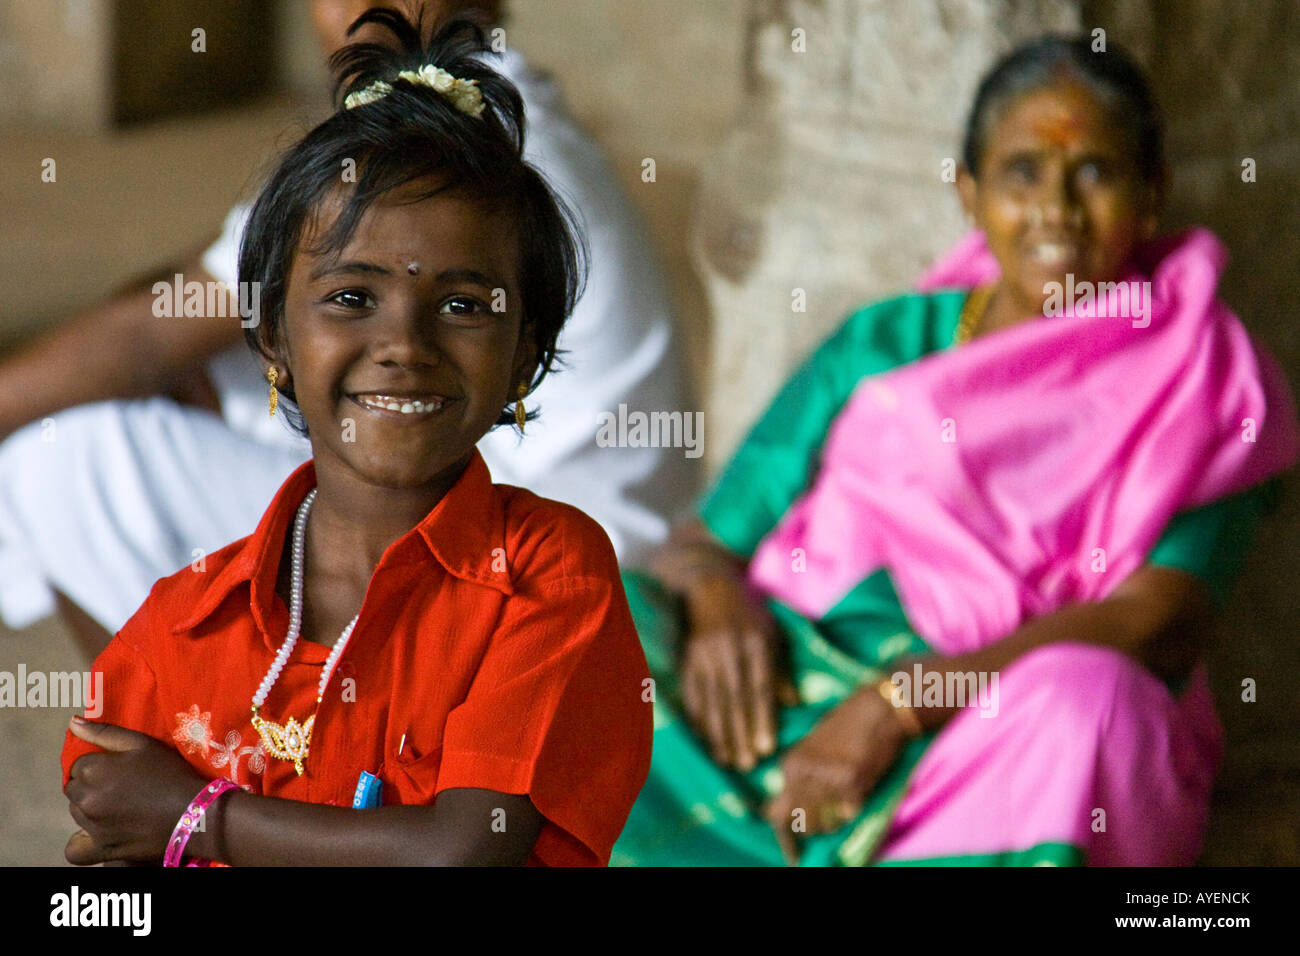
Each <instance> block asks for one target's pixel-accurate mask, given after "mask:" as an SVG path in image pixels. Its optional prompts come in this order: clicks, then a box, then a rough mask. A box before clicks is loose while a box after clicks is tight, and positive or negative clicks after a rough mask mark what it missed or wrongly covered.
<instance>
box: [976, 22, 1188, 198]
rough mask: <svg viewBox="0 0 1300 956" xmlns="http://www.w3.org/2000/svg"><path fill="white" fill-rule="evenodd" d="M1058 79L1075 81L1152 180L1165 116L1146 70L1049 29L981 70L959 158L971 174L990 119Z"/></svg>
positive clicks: (1115, 51) (1157, 171) (1120, 52)
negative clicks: (1123, 136) (1122, 133)
mask: <svg viewBox="0 0 1300 956" xmlns="http://www.w3.org/2000/svg"><path fill="white" fill-rule="evenodd" d="M1062 79H1071V80H1077V81H1079V82H1080V83H1082V84H1083V85H1084V86H1085V87H1087V88H1088V89H1089V90H1090V91H1092V93H1093V94H1094V95H1095V96H1096V97H1097V99H1098V100H1099V101H1100V102H1101V104H1102V106H1103V107H1104V108H1105V109H1106V111H1107V113H1108V114H1109V115H1110V117H1111V119H1112V121H1113V122H1115V123H1116V124H1118V125H1119V126H1120V127H1122V128H1124V129H1125V130H1126V131H1127V133H1128V134H1129V136H1130V137H1131V140H1132V143H1133V146H1134V149H1135V150H1136V155H1135V156H1134V159H1135V160H1136V162H1137V168H1138V172H1139V173H1140V174H1141V176H1142V178H1143V179H1144V180H1145V181H1147V182H1154V181H1155V180H1156V179H1158V178H1160V176H1161V175H1162V170H1163V168H1164V120H1163V119H1162V118H1161V115H1160V107H1159V106H1158V105H1157V104H1156V100H1155V96H1154V95H1153V94H1152V92H1151V86H1150V84H1149V83H1148V82H1147V78H1146V74H1145V73H1144V72H1143V70H1142V67H1141V66H1139V65H1138V63H1137V61H1136V60H1134V59H1133V58H1132V57H1131V56H1130V55H1129V54H1128V53H1127V52H1126V51H1125V50H1124V49H1123V48H1122V47H1119V46H1117V45H1115V44H1114V43H1108V44H1107V47H1106V49H1105V51H1104V52H1094V51H1093V49H1092V38H1091V37H1088V36H1082V37H1068V36H1061V35H1057V34H1049V35H1047V36H1044V37H1041V38H1039V39H1037V40H1033V41H1031V42H1029V43H1026V44H1024V45H1022V46H1019V47H1017V48H1016V49H1014V50H1012V51H1011V52H1010V53H1008V54H1007V55H1006V56H1004V57H1003V58H1002V59H1001V60H999V61H998V62H997V63H996V64H994V66H993V68H992V69H991V70H989V72H988V73H987V74H985V76H984V79H983V80H982V81H980V85H979V89H978V91H976V93H975V102H974V104H973V105H972V106H971V111H970V116H969V117H968V118H967V120H966V141H965V144H964V146H963V152H962V159H963V161H964V162H965V164H966V168H967V169H969V170H970V172H971V175H972V176H974V177H976V178H977V179H978V178H979V166H980V162H981V160H982V159H983V157H984V150H985V148H986V147H987V145H988V142H987V140H988V136H989V132H990V130H991V129H992V127H993V124H994V122H995V121H996V120H997V118H998V117H999V116H1000V115H1001V114H1002V112H1003V111H1004V110H1005V109H1006V108H1007V107H1008V106H1010V105H1011V103H1012V102H1013V101H1014V100H1016V99H1018V98H1019V97H1021V96H1023V95H1024V94H1026V93H1031V92H1033V91H1034V90H1038V89H1041V88H1042V87H1045V86H1049V85H1051V84H1053V83H1056V82H1059V81H1060V80H1062Z"/></svg>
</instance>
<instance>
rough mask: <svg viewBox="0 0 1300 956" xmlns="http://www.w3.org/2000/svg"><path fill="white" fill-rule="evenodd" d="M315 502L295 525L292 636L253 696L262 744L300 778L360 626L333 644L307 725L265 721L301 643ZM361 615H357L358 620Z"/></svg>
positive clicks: (306, 503) (301, 509)
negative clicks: (328, 689)
mask: <svg viewBox="0 0 1300 956" xmlns="http://www.w3.org/2000/svg"><path fill="white" fill-rule="evenodd" d="M315 500H316V489H315V488H313V489H312V490H311V492H310V493H309V494H308V495H307V497H306V498H304V499H303V502H302V504H301V505H299V506H298V517H297V518H296V519H295V520H294V523H293V561H292V565H291V567H292V571H293V574H292V577H291V580H290V585H289V633H288V634H286V635H285V638H284V643H283V644H281V645H280V650H279V652H278V653H276V655H275V660H274V661H272V662H271V669H270V670H268V671H267V672H266V676H265V677H263V678H262V683H261V685H260V686H259V687H258V688H257V693H256V694H254V695H253V727H254V729H256V730H257V733H258V735H259V736H260V737H261V738H262V743H264V744H265V745H266V749H267V750H268V751H270V752H271V754H272V755H273V756H276V757H278V758H280V759H281V760H292V761H293V769H294V770H296V771H298V776H300V777H301V776H302V773H303V771H302V762H303V761H304V760H306V759H307V750H308V748H310V747H311V729H312V727H313V726H315V724H316V714H317V712H318V711H319V710H320V702H321V700H322V699H323V698H324V697H325V686H326V685H327V684H328V683H329V682H330V675H332V674H333V673H334V666H335V665H336V664H338V662H339V658H340V657H342V656H343V649H344V648H345V647H347V646H348V638H350V637H351V636H352V629H353V628H354V627H356V626H357V618H356V617H354V618H353V619H352V620H351V622H350V623H349V624H348V626H347V627H345V628H344V629H343V633H342V634H340V635H339V638H338V640H337V641H335V642H334V648H333V650H331V651H330V656H329V657H328V658H326V660H325V666H324V667H323V668H322V669H321V675H320V685H319V686H318V687H317V688H316V709H315V710H313V711H312V714H311V716H310V717H308V718H307V721H306V723H302V724H299V723H298V721H296V720H294V719H293V718H292V717H290V718H289V720H288V722H287V723H285V724H284V725H280V724H273V723H271V721H269V720H264V719H262V717H260V716H259V715H258V710H260V709H261V707H262V705H263V704H264V703H266V697H267V695H268V694H270V693H271V688H272V687H274V686H275V682H276V681H277V680H278V679H279V677H280V671H282V670H284V665H285V663H286V662H287V661H288V660H289V655H290V654H292V653H293V648H294V645H296V644H297V643H298V631H299V629H300V628H301V627H302V577H303V573H302V567H303V552H304V551H305V550H306V542H307V515H309V514H310V513H311V506H312V502H314V501H315ZM360 616H361V615H360V614H359V613H358V614H357V617H360Z"/></svg>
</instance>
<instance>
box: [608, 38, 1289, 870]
mask: <svg viewBox="0 0 1300 956" xmlns="http://www.w3.org/2000/svg"><path fill="white" fill-rule="evenodd" d="M1161 129H1162V125H1161V121H1160V117H1159V114H1158V111H1157V108H1156V106H1155V103H1154V101H1153V98H1152V95H1151V93H1150V90H1149V88H1148V85H1147V82H1146V80H1145V78H1144V77H1143V75H1142V72H1141V70H1140V69H1139V67H1138V66H1136V64H1135V63H1134V62H1133V61H1132V60H1131V59H1129V58H1128V56H1127V55H1125V54H1124V53H1123V52H1121V51H1118V50H1116V49H1114V48H1113V47H1112V48H1111V49H1110V50H1109V51H1108V52H1106V53H1104V54H1094V53H1093V52H1092V51H1091V50H1090V47H1089V43H1088V42H1087V41H1086V40H1073V39H1067V38H1060V37H1048V38H1044V39H1042V40H1039V41H1036V42H1034V43H1031V44H1029V45H1027V46H1024V47H1022V48H1020V49H1018V50H1016V51H1015V52H1013V53H1012V54H1010V55H1009V56H1008V57H1006V58H1005V59H1004V60H1003V61H1002V62H1001V63H999V64H998V65H997V66H996V67H995V68H994V69H993V70H992V72H991V73H990V74H989V75H988V76H987V77H986V78H985V80H984V81H983V83H982V85H981V87H980V89H979V91H978V94H977V96H976V99H975V103H974V105H973V107H972V110H971V113H970V118H969V122H968V127H967V133H966V143H965V153H964V157H963V161H964V167H963V169H962V170H961V174H960V177H959V180H958V187H959V191H960V195H961V199H962V202H963V204H964V206H965V208H966V210H967V212H968V214H969V215H970V216H971V217H972V218H973V220H974V222H975V224H976V226H977V227H978V231H977V232H975V233H973V234H972V235H971V236H970V237H968V238H967V239H966V240H964V241H963V242H962V243H961V244H960V245H958V246H957V247H956V249H955V250H954V251H953V252H952V253H951V254H950V255H949V256H948V257H946V258H945V259H944V260H943V261H942V262H940V263H939V264H937V265H936V266H935V267H934V268H933V269H932V270H931V271H930V273H929V274H928V275H927V276H926V277H925V278H924V279H923V281H922V283H921V286H922V291H921V292H919V293H917V294H911V295H905V296H901V297H899V298H896V299H892V300H890V301H886V302H882V303H879V304H876V305H873V306H871V307H869V308H866V309H863V310H862V311H860V312H857V313H856V314H854V315H852V316H850V317H849V319H848V320H847V321H846V322H845V324H844V325H843V326H842V327H841V328H840V329H839V331H838V332H837V333H836V334H835V335H834V336H832V337H831V338H830V339H829V340H828V341H827V342H826V343H825V344H824V345H823V346H822V347H821V348H820V349H819V350H818V351H817V352H816V353H815V354H814V355H813V356H812V357H811V358H810V359H809V360H808V361H807V363H806V364H805V365H804V366H803V368H802V369H801V370H800V371H799V372H798V373H797V374H796V375H795V376H794V377H793V378H792V379H791V380H790V382H789V383H788V384H787V385H786V386H785V388H784V390H783V391H782V392H781V393H780V394H779V395H778V397H777V398H776V399H775V401H774V402H773V404H772V406H771V407H770V408H769V409H768V411H767V412H766V414H765V415H764V416H763V417H762V418H761V420H760V421H759V422H758V424H757V425H756V426H755V427H754V429H753V431H752V432H751V434H750V435H749V437H748V439H747V440H746V442H745V443H744V445H743V446H742V447H741V449H740V450H739V451H738V452H737V453H736V455H735V457H734V459H733V460H732V461H731V463H730V465H729V466H728V467H727V469H726V470H725V472H724V473H723V475H722V476H721V478H720V480H719V481H718V482H717V484H716V486H715V487H714V488H713V490H712V492H711V493H710V494H709V495H707V496H706V498H705V499H704V501H703V503H702V505H701V506H700V509H699V520H698V521H696V522H694V523H692V524H691V525H688V526H686V527H684V528H681V529H679V531H678V532H677V533H676V534H675V536H674V539H673V542H672V543H670V545H669V546H668V547H667V548H666V549H665V550H664V551H663V552H662V554H661V555H660V558H659V560H658V561H657V563H656V565H655V571H656V577H655V578H651V577H649V576H645V575H631V574H629V575H626V576H625V584H626V585H627V588H628V592H629V598H630V600H631V603H632V607H633V613H634V616H635V618H636V621H637V627H638V631H639V632H640V635H641V638H642V643H643V645H644V646H645V648H646V652H647V656H648V658H649V660H650V664H651V668H652V672H653V673H654V675H655V678H656V693H657V700H656V704H655V708H656V713H655V716H656V720H655V725H656V731H655V741H654V757H653V762H652V770H651V775H650V779H649V782H648V783H647V785H646V787H645V789H644V790H643V791H642V793H641V796H640V798H639V799H638V802H637V804H636V806H635V807H634V809H633V812H632V815H631V819H630V820H629V822H628V825H627V827H626V828H625V830H624V832H623V835H622V837H621V839H620V841H619V843H618V844H617V845H616V847H615V851H614V857H613V862H615V863H623V864H643V865H644V864H690V863H699V864H717V865H766V864H779V863H780V862H781V861H782V859H783V855H784V858H785V859H787V860H794V859H798V860H799V861H800V862H802V863H804V864H814V865H815V864H831V863H836V864H849V865H856V864H863V863H867V862H877V863H916V862H924V863H946V864H1048V865H1050V864H1081V863H1088V864H1147V865H1155V864H1190V863H1192V862H1194V861H1195V859H1196V857H1197V855H1198V853H1199V852H1200V846H1201V841H1202V838H1203V835H1204V830H1205V826H1206V819H1207V814H1208V808H1209V800H1210V793H1211V788H1212V784H1213V780H1214V776H1215V773H1216V771H1217V768H1218V765H1219V762H1220V759H1221V756H1222V749H1223V732H1222V728H1221V726H1220V724H1219V722H1218V720H1217V717H1216V715H1215V711H1214V706H1213V702H1212V698H1211V694H1210V690H1209V686H1208V683H1207V678H1206V672H1205V668H1204V665H1203V663H1202V662H1201V655H1202V651H1203V648H1204V642H1205V638H1206V635H1207V625H1208V624H1209V623H1210V619H1211V616H1212V614H1213V612H1214V610H1215V607H1216V605H1218V604H1220V603H1221V602H1222V600H1223V599H1224V596H1225V594H1226V591H1227V589H1228V587H1229V585H1230V583H1231V581H1232V579H1233V576H1234V575H1235V573H1236V571H1237V569H1238V567H1239V564H1240V561H1241V558H1242V554H1243V550H1244V548H1245V546H1246V542H1247V541H1248V539H1249V533H1250V531H1251V530H1252V527H1253V524H1254V521H1255V520H1256V518H1257V516H1258V515H1259V514H1260V513H1261V512H1262V511H1263V510H1264V509H1265V508H1266V507H1267V506H1268V505H1269V496H1270V494H1271V493H1272V492H1273V490H1274V486H1275V484H1276V482H1275V481H1273V479H1274V478H1275V477H1276V476H1277V475H1278V474H1279V473H1280V472H1282V471H1283V470H1285V469H1286V468H1288V467H1290V466H1291V465H1292V464H1293V462H1294V461H1295V459H1296V455H1297V432H1296V423H1295V411H1294V408H1293V406H1292V404H1291V399H1290V397H1289V393H1288V390H1287V388H1286V385H1285V382H1284V381H1283V379H1282V377H1281V375H1280V373H1279V372H1278V371H1277V369H1276V367H1275V365H1274V364H1273V363H1272V361H1271V359H1270V358H1269V357H1268V356H1267V355H1266V354H1265V353H1263V352H1262V351H1261V350H1260V349H1259V348H1257V347H1256V346H1255V345H1253V343H1252V341H1251V339H1250V337H1249V335H1248V334H1247V332H1246V331H1245V329H1244V328H1243V327H1242V325H1241V323H1240V322H1239V321H1238V320H1237V318H1236V317H1235V316H1234V315H1233V314H1232V313H1231V312H1230V311H1228V309H1227V308H1225V307H1224V305H1223V304H1222V303H1220V302H1219V301H1218V300H1217V299H1216V298H1215V289H1216V285H1217V281H1218V277H1219V274H1220V272H1221V270H1222V268H1223V266H1224V263H1225V261H1226V255H1225V252H1224V249H1223V247H1222V246H1221V245H1220V244H1219V243H1218V241H1217V240H1216V239H1215V238H1214V237H1213V236H1212V235H1210V234H1209V233H1208V232H1206V231H1204V230H1193V231H1191V232H1188V233H1186V234H1184V235H1181V236H1177V237H1172V238H1166V239H1163V240H1155V239H1154V236H1155V230H1156V224H1157V217H1158V213H1159V209H1160V205H1161V200H1162V197H1163V194H1164V187H1165V172H1164V163H1163V160H1162V134H1161ZM1103 283H1105V284H1103ZM891 705H892V706H891Z"/></svg>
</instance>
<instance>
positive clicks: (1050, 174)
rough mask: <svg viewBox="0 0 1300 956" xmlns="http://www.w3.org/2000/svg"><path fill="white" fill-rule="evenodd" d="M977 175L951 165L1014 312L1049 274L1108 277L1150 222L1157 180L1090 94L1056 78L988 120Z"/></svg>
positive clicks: (1037, 298)
mask: <svg viewBox="0 0 1300 956" xmlns="http://www.w3.org/2000/svg"><path fill="white" fill-rule="evenodd" d="M985 141H986V143H987V145H986V146H985V148H984V155H983V156H982V157H980V170H979V176H978V179H976V178H975V177H974V176H972V175H971V173H970V171H969V170H965V169H963V170H962V171H961V172H960V173H959V175H958V181H957V186H958V190H959V192H960V194H961V199H962V205H963V206H964V207H965V209H966V211H967V212H968V213H969V214H970V215H971V216H972V217H973V218H974V220H975V224H976V226H977V227H979V228H980V229H982V230H984V233H985V235H986V236H987V238H988V244H989V248H990V250H991V251H992V252H993V254H994V255H995V256H996V257H997V260H998V263H999V265H1000V266H1001V269H1002V284H1003V286H1004V287H1005V288H1006V291H1007V292H1008V293H1009V294H1010V295H1011V296H1012V298H1013V301H1014V303H1015V305H1016V306H1017V307H1019V308H1020V309H1021V310H1023V312H1024V313H1038V312H1041V311H1042V308H1043V301H1044V298H1045V296H1046V293H1045V291H1044V286H1045V285H1046V284H1047V283H1049V282H1060V283H1064V282H1065V276H1066V274H1067V273H1071V274H1073V275H1074V278H1075V281H1076V283H1077V282H1081V281H1085V280H1086V281H1090V282H1104V281H1113V280H1116V279H1118V278H1120V277H1121V276H1122V275H1123V272H1124V267H1125V266H1126V264H1127V263H1128V260H1129V257H1130V256H1131V255H1132V252H1133V250H1134V248H1135V247H1136V246H1137V244H1138V243H1139V242H1141V241H1144V240H1145V239H1148V238H1150V237H1151V236H1152V235H1153V234H1154V232H1155V229H1156V224H1157V217H1158V213H1159V208H1160V202H1161V198H1162V195H1161V194H1162V186H1163V184H1162V182H1146V181H1144V180H1143V178H1142V176H1141V174H1140V172H1139V166H1138V162H1137V156H1136V155H1135V152H1136V150H1137V145H1136V144H1135V143H1134V142H1133V138H1132V137H1131V136H1129V135H1127V134H1126V132H1125V131H1124V130H1123V129H1122V128H1121V126H1120V124H1119V123H1117V122H1116V121H1115V119H1114V118H1113V117H1112V116H1111V114H1109V113H1108V112H1107V110H1106V109H1105V107H1104V106H1103V104H1102V103H1100V102H1099V101H1098V100H1097V97H1096V96H1095V94H1093V92H1092V91H1090V90H1089V89H1088V88H1087V87H1086V86H1083V85H1082V84H1081V83H1079V82H1078V81H1076V80H1072V79H1069V78H1062V79H1060V80H1058V81H1056V82H1054V83H1052V84H1051V85H1049V86H1044V87H1041V88H1039V89H1036V90H1032V91H1030V92H1028V93H1025V94H1023V95H1022V96H1020V97H1019V98H1017V99H1015V100H1013V101H1012V102H1011V103H1010V105H1009V106H1007V107H1006V108H1005V109H1004V110H1003V111H1002V113H1001V115H1000V116H997V117H996V119H995V121H994V122H993V123H992V125H991V126H990V128H989V130H988V135H987V137H986V140H985Z"/></svg>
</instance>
